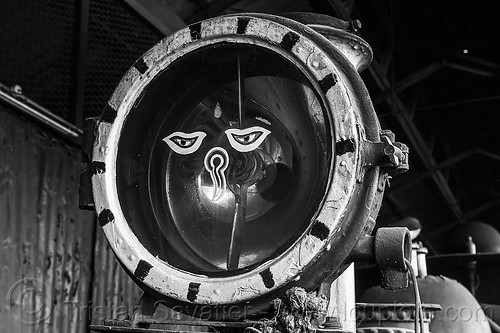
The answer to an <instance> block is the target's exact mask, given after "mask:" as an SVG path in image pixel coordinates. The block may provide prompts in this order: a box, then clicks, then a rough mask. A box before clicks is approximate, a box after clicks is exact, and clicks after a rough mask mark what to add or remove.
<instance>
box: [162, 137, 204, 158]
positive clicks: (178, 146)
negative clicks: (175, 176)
mask: <svg viewBox="0 0 500 333" xmlns="http://www.w3.org/2000/svg"><path fill="white" fill-rule="evenodd" d="M206 136H207V134H206V133H204V132H193V133H184V132H174V133H172V134H170V135H169V136H167V137H165V138H163V141H165V142H166V143H167V145H168V146H169V147H170V149H172V150H173V151H174V152H176V153H177V154H181V155H187V154H191V153H194V152H195V151H197V150H198V148H200V146H201V143H202V142H203V139H204V138H205V137H206Z"/></svg>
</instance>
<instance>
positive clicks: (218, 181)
mask: <svg viewBox="0 0 500 333" xmlns="http://www.w3.org/2000/svg"><path fill="white" fill-rule="evenodd" d="M228 165H229V154H228V153H227V151H226V150H225V149H224V148H221V147H214V148H212V149H210V150H209V151H208V153H207V154H206V155H205V169H207V171H208V172H209V173H210V177H211V178H212V184H213V188H214V189H213V194H212V201H217V200H219V199H220V198H221V197H222V195H223V194H224V192H225V191H226V187H227V181H226V175H225V173H224V172H225V171H226V169H227V167H228Z"/></svg>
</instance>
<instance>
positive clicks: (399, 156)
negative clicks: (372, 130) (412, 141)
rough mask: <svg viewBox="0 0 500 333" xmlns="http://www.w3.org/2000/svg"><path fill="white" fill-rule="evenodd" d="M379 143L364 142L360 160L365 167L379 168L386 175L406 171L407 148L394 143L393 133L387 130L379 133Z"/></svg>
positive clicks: (402, 144)
mask: <svg viewBox="0 0 500 333" xmlns="http://www.w3.org/2000/svg"><path fill="white" fill-rule="evenodd" d="M380 139H381V142H371V141H364V142H363V143H362V156H363V157H362V159H363V165H365V166H380V167H382V168H384V169H385V171H387V172H388V173H401V172H405V171H407V170H408V168H409V165H408V151H409V149H408V146H407V145H405V144H404V143H401V142H395V136H394V133H392V132H391V131H389V130H383V131H381V132H380Z"/></svg>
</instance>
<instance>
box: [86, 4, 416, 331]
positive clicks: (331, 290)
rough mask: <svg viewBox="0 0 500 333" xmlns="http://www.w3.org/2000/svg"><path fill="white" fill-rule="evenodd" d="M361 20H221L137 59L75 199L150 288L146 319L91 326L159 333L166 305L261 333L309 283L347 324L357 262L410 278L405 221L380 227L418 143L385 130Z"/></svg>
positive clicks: (211, 322) (110, 107)
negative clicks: (394, 176) (342, 311)
mask: <svg viewBox="0 0 500 333" xmlns="http://www.w3.org/2000/svg"><path fill="white" fill-rule="evenodd" d="M358 28H359V22H344V21H340V20H337V19H335V18H332V17H329V16H324V15H317V14H309V13H291V14H286V15H283V16H274V15H267V14H261V13H244V14H234V15H227V16H220V17H215V18H211V19H207V20H205V21H202V22H198V23H195V24H192V25H190V26H188V27H186V28H184V29H182V30H180V31H177V32H175V33H174V34H172V35H170V36H168V37H166V38H165V39H163V40H162V41H160V42H159V43H158V44H156V45H155V46H153V47H152V48H151V49H150V50H149V51H147V52H146V53H145V54H144V55H143V56H142V57H141V58H139V59H138V60H137V61H136V62H135V63H134V64H133V66H132V67H131V68H130V69H129V71H128V72H127V73H126V74H125V75H124V76H123V78H122V80H121V82H120V83H119V85H118V86H117V88H116V90H115V91H114V93H113V95H112V96H111V98H110V100H109V102H108V103H107V105H106V106H105V108H104V111H103V113H102V115H101V117H99V118H91V119H88V120H87V121H86V125H85V127H86V129H85V144H84V150H85V154H86V156H87V159H88V166H87V168H86V169H85V170H84V172H83V173H82V179H81V193H82V195H81V198H82V200H81V205H82V207H84V208H91V209H95V211H96V213H97V216H98V221H99V222H100V225H101V226H102V230H103V232H104V234H105V236H106V238H107V240H108V241H109V245H110V247H111V248H112V249H113V251H114V253H115V255H116V257H117V258H118V260H119V262H120V263H121V265H122V266H123V268H124V269H125V270H126V271H127V273H128V274H129V275H130V277H131V278H132V279H133V280H134V281H135V282H136V283H137V284H138V285H139V286H140V287H141V288H142V289H143V290H144V292H145V296H143V299H142V300H141V305H142V306H143V307H142V312H141V313H140V314H139V315H137V316H135V315H134V316H133V318H131V319H130V320H129V321H127V322H126V323H124V322H121V323H116V322H114V323H109V322H108V323H107V324H106V325H102V326H98V327H93V329H95V330H97V331H115V332H122V331H127V332H130V331H134V330H137V331H141V332H142V331H148V330H152V329H150V328H148V327H149V325H150V324H153V323H154V324H162V323H159V322H154V320H151V318H152V316H153V313H154V311H155V307H156V304H157V303H156V302H158V301H160V302H161V303H162V304H164V305H166V306H167V307H170V308H174V309H175V310H177V311H180V312H183V313H187V314H189V315H191V316H192V317H193V318H200V319H202V320H203V321H202V322H201V326H205V327H219V328H220V329H227V328H228V327H231V328H232V329H235V328H236V329H240V330H246V329H248V327H250V328H251V329H253V330H255V329H258V330H263V329H262V328H261V327H259V323H263V322H265V321H264V319H265V320H267V321H266V322H269V321H270V320H272V316H273V315H270V313H272V311H273V310H272V301H273V300H275V299H280V298H281V297H283V296H284V295H285V294H286V293H287V291H289V290H292V289H293V290H297V288H300V290H302V289H303V290H304V291H305V292H308V293H311V292H312V293H320V292H323V293H324V294H326V295H325V296H326V298H327V299H328V301H329V305H328V308H327V310H326V313H325V315H324V316H323V317H322V320H320V322H319V324H318V325H317V327H316V329H317V330H325V331H329V332H353V331H354V330H355V325H354V324H355V323H354V322H353V319H343V318H338V317H336V315H335V313H334V312H333V310H332V309H334V308H337V309H338V308H340V307H341V306H345V304H348V303H349V304H352V305H354V289H353V286H354V283H353V271H352V266H351V263H352V262H354V261H357V260H373V261H375V262H376V263H377V265H378V267H379V269H380V270H381V272H382V284H383V285H384V286H385V287H387V288H392V289H395V288H401V287H405V286H406V285H407V282H408V273H407V271H408V260H410V251H411V241H410V237H409V233H408V230H407V229H406V228H380V229H377V231H376V233H375V234H374V235H372V231H373V229H374V226H375V219H376V216H377V214H378V211H379V208H380V204H381V201H382V197H383V193H384V187H385V183H386V181H387V179H388V173H391V172H401V171H405V170H406V169H407V168H408V148H407V147H406V146H405V145H404V144H401V143H398V142H396V141H395V138H394V135H393V134H392V133H391V132H390V131H386V130H381V128H380V125H379V121H378V119H377V116H376V114H375V111H374V109H373V106H372V103H371V101H370V98H369V94H368V92H367V89H366V87H365V85H364V84H363V82H362V80H361V78H360V76H359V74H358V72H359V71H362V70H363V69H365V68H366V67H368V66H369V64H370V62H371V59H372V52H371V48H370V46H369V45H368V44H367V43H366V42H365V41H364V40H363V39H362V38H360V37H359V36H358V35H357V34H356V31H357V29H358ZM342 302H343V303H344V305H341V304H340V303H342ZM228 309H231V311H228ZM235 309H236V310H235ZM148 318H149V319H148ZM110 319H112V318H110ZM189 323H190V324H194V323H193V322H189ZM332 323H333V324H332ZM163 324H166V322H165V323H163ZM167 324H168V323H167ZM197 325H200V323H198V324H197ZM155 332H156V331H155Z"/></svg>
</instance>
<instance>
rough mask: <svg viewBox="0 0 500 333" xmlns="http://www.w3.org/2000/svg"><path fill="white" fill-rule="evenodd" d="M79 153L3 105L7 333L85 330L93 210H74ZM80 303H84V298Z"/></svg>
mask: <svg viewBox="0 0 500 333" xmlns="http://www.w3.org/2000/svg"><path fill="white" fill-rule="evenodd" d="M80 160H81V158H80V153H79V152H78V151H76V150H74V149H71V148H69V147H63V146H62V145H61V143H59V142H56V141H54V140H53V139H51V138H50V136H48V135H47V134H46V133H43V132H41V131H39V130H38V129H37V128H36V127H35V126H33V125H31V124H30V123H29V122H27V121H26V120H25V119H22V118H18V117H16V116H14V115H12V114H10V113H8V112H7V111H6V110H5V109H3V108H2V109H0V230H1V232H0V240H1V242H2V243H1V245H2V251H1V254H0V256H1V259H0V261H1V268H0V297H1V300H2V302H1V303H0V322H1V323H2V331H4V332H12V333H13V332H82V331H84V330H85V326H86V325H87V322H86V320H85V317H84V316H82V314H83V312H82V311H76V310H77V308H75V305H81V304H85V303H86V302H87V300H88V298H89V286H90V284H91V281H90V278H91V270H90V269H89V267H90V264H91V254H92V247H91V244H93V234H94V218H93V216H92V214H90V213H86V212H81V211H79V210H78V172H79V170H80V164H81V163H80ZM83 302H85V303H83Z"/></svg>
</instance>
